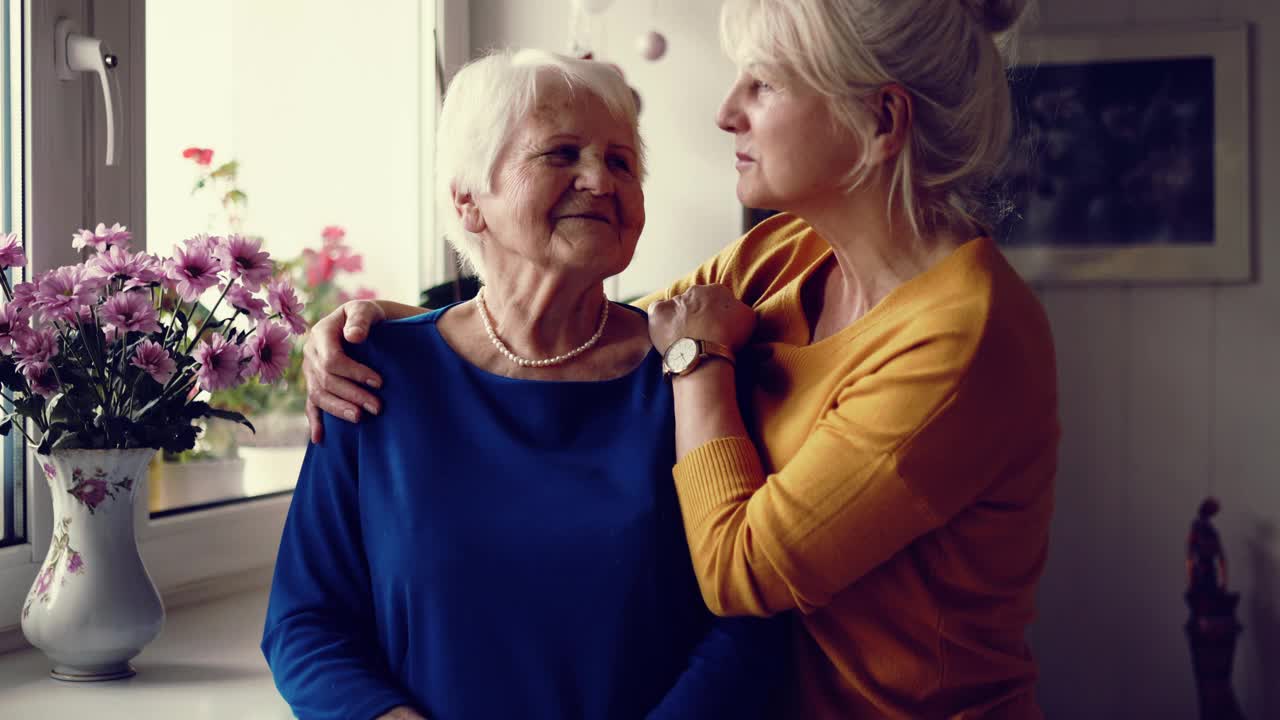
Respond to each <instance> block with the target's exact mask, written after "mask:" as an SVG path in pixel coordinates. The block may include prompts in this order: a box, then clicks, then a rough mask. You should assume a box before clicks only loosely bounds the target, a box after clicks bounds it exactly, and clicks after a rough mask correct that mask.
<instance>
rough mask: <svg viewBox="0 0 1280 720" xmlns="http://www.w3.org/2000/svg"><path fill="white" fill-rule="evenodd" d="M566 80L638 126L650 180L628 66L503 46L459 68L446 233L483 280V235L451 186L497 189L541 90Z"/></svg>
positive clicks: (441, 174) (447, 124)
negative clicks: (472, 228) (509, 147)
mask: <svg viewBox="0 0 1280 720" xmlns="http://www.w3.org/2000/svg"><path fill="white" fill-rule="evenodd" d="M557 81H559V82H563V83H564V84H565V85H566V86H567V87H568V88H569V90H570V92H579V91H582V92H588V93H591V94H593V95H595V96H596V97H598V98H599V99H600V101H601V102H603V103H604V106H605V107H606V108H607V109H608V111H609V113H610V114H611V115H613V117H614V118H616V119H618V120H620V121H622V122H625V123H626V124H627V125H628V126H630V127H631V129H632V132H633V133H634V134H635V140H636V155H637V163H636V176H637V177H638V178H640V179H641V180H643V179H644V169H645V153H644V144H643V142H642V141H641V139H640V131H639V122H638V113H639V109H638V108H637V106H636V101H635V95H634V94H633V93H632V91H631V88H630V87H628V86H627V83H626V81H624V80H623V79H622V75H621V73H619V72H618V71H617V70H616V69H615V68H613V67H611V66H609V65H608V64H606V63H602V62H595V61H591V60H579V59H577V58H571V57H567V56H565V55H559V54H556V53H551V52H546V51H543V50H499V51H496V52H493V53H490V54H489V55H487V56H485V57H482V58H479V59H477V60H474V61H472V62H471V63H468V64H467V65H466V66H465V67H463V68H462V69H461V70H459V71H458V74H457V75H455V76H454V78H453V81H452V82H450V83H449V90H448V92H447V93H446V94H445V99H444V106H443V107H442V108H441V110H440V119H439V125H438V129H437V131H436V194H437V196H438V198H439V205H440V217H442V218H444V225H445V237H446V238H448V240H449V242H450V243H451V244H452V245H453V248H454V250H455V251H457V253H458V256H459V258H460V259H461V260H462V262H463V264H464V266H465V267H464V270H470V271H472V272H475V273H476V274H477V275H480V276H481V279H483V274H484V268H483V266H482V264H481V262H480V247H479V246H480V239H479V238H478V237H477V236H475V235H473V234H472V233H469V232H467V231H466V230H465V229H463V227H462V221H461V220H460V219H459V217H458V213H457V211H456V210H455V209H454V206H453V197H452V193H453V192H454V191H456V192H458V193H461V194H466V193H470V194H476V193H482V192H489V191H491V190H492V189H493V174H494V171H495V169H496V168H495V165H496V164H497V161H498V156H499V155H500V154H501V152H502V149H503V148H504V147H505V146H506V144H507V142H508V140H509V137H510V135H511V131H512V129H513V128H514V127H515V126H516V125H517V124H518V123H519V121H520V119H521V118H523V117H524V116H525V115H527V114H529V113H530V112H531V111H532V110H533V108H534V106H535V104H536V103H537V100H538V91H539V89H543V88H546V86H547V83H549V82H557Z"/></svg>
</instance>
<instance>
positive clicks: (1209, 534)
mask: <svg viewBox="0 0 1280 720" xmlns="http://www.w3.org/2000/svg"><path fill="white" fill-rule="evenodd" d="M1218 509H1219V506H1218V501H1217V500H1215V499H1213V498H1206V499H1205V501H1204V502H1202V503H1200V511H1199V512H1198V513H1197V514H1196V519H1195V520H1194V521H1192V523H1191V532H1190V534H1189V535H1188V536H1187V594H1186V600H1187V607H1188V608H1190V610H1191V617H1190V618H1189V619H1188V620H1187V625H1186V631H1187V639H1188V640H1189V641H1190V643H1191V660H1192V665H1193V666H1194V668H1195V674H1196V688H1197V689H1198V690H1199V693H1200V718H1201V720H1243V718H1244V715H1243V714H1242V713H1241V712H1240V706H1239V704H1238V703H1237V702H1236V698H1235V693H1234V692H1232V690H1231V662H1232V658H1233V656H1234V655H1235V647H1236V636H1237V635H1239V634H1240V630H1241V627H1240V623H1239V622H1237V621H1236V615H1235V613H1236V605H1237V604H1238V603H1239V602H1240V596H1239V595H1238V594H1236V593H1231V592H1227V556H1226V553H1225V552H1224V551H1223V549H1222V540H1221V539H1220V538H1219V537H1218V531H1217V529H1216V528H1214V526H1213V523H1212V522H1210V518H1212V517H1213V516H1214V515H1216V514H1217V513H1218Z"/></svg>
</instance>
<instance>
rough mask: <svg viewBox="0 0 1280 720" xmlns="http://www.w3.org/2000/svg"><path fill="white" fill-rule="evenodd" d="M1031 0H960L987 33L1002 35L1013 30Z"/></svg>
mask: <svg viewBox="0 0 1280 720" xmlns="http://www.w3.org/2000/svg"><path fill="white" fill-rule="evenodd" d="M1028 1H1029V0H960V2H961V3H962V4H963V5H964V6H965V7H966V8H968V10H969V12H970V14H972V15H973V17H974V19H976V20H977V21H978V22H979V23H980V24H981V25H982V27H983V29H985V30H986V31H987V32H989V33H992V34H998V33H1002V32H1004V31H1006V30H1008V29H1010V28H1012V27H1013V26H1014V25H1015V24H1017V22H1018V18H1020V17H1022V12H1023V11H1024V10H1026V9H1027V3H1028Z"/></svg>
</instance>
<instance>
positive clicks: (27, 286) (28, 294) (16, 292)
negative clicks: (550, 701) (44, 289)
mask: <svg viewBox="0 0 1280 720" xmlns="http://www.w3.org/2000/svg"><path fill="white" fill-rule="evenodd" d="M44 275H45V273H40V275H37V276H36V277H34V278H32V279H31V280H29V281H27V282H24V283H18V284H17V285H14V286H13V299H12V300H10V301H9V304H8V305H7V306H6V307H11V308H15V309H20V310H22V312H23V313H25V314H27V315H30V314H31V310H32V309H33V308H34V306H35V300H36V284H37V283H38V282H39V279H40V278H41V277H44Z"/></svg>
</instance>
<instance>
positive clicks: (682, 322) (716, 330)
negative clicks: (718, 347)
mask: <svg viewBox="0 0 1280 720" xmlns="http://www.w3.org/2000/svg"><path fill="white" fill-rule="evenodd" d="M755 327H756V313H755V311H754V310H752V309H751V308H750V307H748V306H746V305H744V304H743V303H742V302H741V301H740V300H738V298H736V297H734V296H733V293H732V292H730V291H729V288H727V287H725V286H724V285H695V286H694V287H691V288H689V289H688V290H686V291H684V293H683V294H681V295H677V296H676V297H674V298H672V299H670V300H659V301H658V302H656V303H654V304H652V305H650V306H649V339H650V340H651V341H652V342H653V346H654V347H655V348H657V349H658V352H665V351H666V349H667V347H669V346H670V345H671V343H673V342H675V341H676V340H679V339H680V338H682V337H691V338H694V339H697V340H712V341H714V342H718V343H723V344H724V345H728V346H729V347H730V348H733V349H734V350H738V349H739V348H741V347H742V346H743V345H746V344H747V341H748V340H750V339H751V333H752V331H754V330H755Z"/></svg>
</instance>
